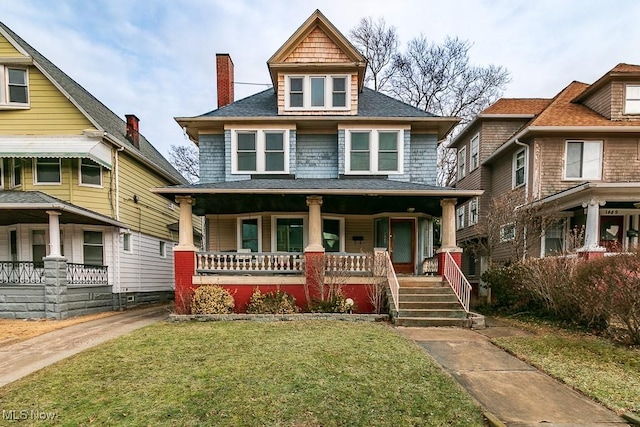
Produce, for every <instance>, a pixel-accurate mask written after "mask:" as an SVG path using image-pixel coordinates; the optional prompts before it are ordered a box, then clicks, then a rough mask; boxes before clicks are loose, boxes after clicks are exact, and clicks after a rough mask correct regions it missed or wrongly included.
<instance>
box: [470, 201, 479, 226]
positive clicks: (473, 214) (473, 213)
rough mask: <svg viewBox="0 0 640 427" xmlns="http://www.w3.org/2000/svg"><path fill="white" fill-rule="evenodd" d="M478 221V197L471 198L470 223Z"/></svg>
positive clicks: (473, 223)
mask: <svg viewBox="0 0 640 427" xmlns="http://www.w3.org/2000/svg"><path fill="white" fill-rule="evenodd" d="M477 223H478V198H477V197H476V198H475V199H471V201H470V202H469V225H475V224H477Z"/></svg>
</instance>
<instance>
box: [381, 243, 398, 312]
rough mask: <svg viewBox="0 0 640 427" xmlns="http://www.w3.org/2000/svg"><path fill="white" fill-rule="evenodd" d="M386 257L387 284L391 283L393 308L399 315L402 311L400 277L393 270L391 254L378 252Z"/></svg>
mask: <svg viewBox="0 0 640 427" xmlns="http://www.w3.org/2000/svg"><path fill="white" fill-rule="evenodd" d="M378 253H379V254H382V255H381V256H384V262H385V269H384V270H385V271H386V273H387V282H388V283H389V288H390V290H391V298H392V299H393V306H394V308H395V312H396V313H398V312H399V310H400V303H399V298H400V283H399V282H398V277H397V276H396V271H395V270H394V269H393V263H392V262H391V256H390V255H389V252H378Z"/></svg>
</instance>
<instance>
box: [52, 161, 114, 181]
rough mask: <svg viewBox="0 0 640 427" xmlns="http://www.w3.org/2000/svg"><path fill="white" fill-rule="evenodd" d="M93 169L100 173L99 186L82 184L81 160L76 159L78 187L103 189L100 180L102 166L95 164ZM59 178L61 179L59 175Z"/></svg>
mask: <svg viewBox="0 0 640 427" xmlns="http://www.w3.org/2000/svg"><path fill="white" fill-rule="evenodd" d="M95 167H97V168H98V170H99V171H100V184H99V185H96V184H85V183H83V182H82V159H78V185H79V186H80V187H93V188H103V187H104V182H103V180H102V166H100V165H99V164H96V165H95ZM60 178H62V175H60Z"/></svg>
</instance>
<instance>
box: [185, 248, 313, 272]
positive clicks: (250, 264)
mask: <svg viewBox="0 0 640 427" xmlns="http://www.w3.org/2000/svg"><path fill="white" fill-rule="evenodd" d="M303 260H304V254H302V253H298V252H246V253H245V252H198V253H197V254H196V263H197V264H196V271H197V272H199V273H205V274H206V273H249V272H261V273H303V272H304V264H303Z"/></svg>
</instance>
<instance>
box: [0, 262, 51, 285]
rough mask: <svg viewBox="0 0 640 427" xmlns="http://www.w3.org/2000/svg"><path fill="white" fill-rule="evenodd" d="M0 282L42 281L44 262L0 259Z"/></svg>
mask: <svg viewBox="0 0 640 427" xmlns="http://www.w3.org/2000/svg"><path fill="white" fill-rule="evenodd" d="M0 283H2V284H20V285H38V284H43V283H44V263H42V262H31V261H0Z"/></svg>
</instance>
